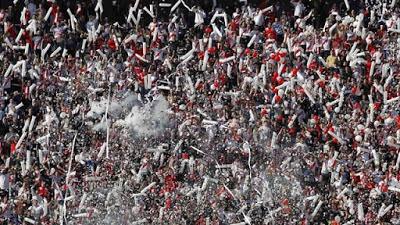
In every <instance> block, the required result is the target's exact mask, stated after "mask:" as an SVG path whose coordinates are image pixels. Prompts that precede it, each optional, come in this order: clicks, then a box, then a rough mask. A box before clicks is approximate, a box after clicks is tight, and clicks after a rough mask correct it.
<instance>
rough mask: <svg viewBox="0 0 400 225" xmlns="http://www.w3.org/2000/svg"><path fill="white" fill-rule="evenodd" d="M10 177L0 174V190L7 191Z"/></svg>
mask: <svg viewBox="0 0 400 225" xmlns="http://www.w3.org/2000/svg"><path fill="white" fill-rule="evenodd" d="M9 178H10V175H8V174H7V173H0V189H1V190H8V186H9Z"/></svg>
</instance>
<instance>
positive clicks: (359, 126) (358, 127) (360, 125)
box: [357, 124, 365, 131]
mask: <svg viewBox="0 0 400 225" xmlns="http://www.w3.org/2000/svg"><path fill="white" fill-rule="evenodd" d="M364 128H365V127H364V125H362V124H358V125H357V129H358V130H360V131H361V130H364Z"/></svg>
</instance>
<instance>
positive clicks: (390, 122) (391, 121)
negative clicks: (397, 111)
mask: <svg viewBox="0 0 400 225" xmlns="http://www.w3.org/2000/svg"><path fill="white" fill-rule="evenodd" d="M392 123H393V118H390V117H388V118H386V119H385V125H386V126H388V125H391V124H392Z"/></svg>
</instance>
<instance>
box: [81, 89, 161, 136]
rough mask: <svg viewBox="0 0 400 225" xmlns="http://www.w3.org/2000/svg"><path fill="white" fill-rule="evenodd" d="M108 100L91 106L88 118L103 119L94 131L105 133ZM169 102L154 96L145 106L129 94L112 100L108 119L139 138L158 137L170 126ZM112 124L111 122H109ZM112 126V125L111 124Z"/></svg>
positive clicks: (94, 127) (159, 96)
mask: <svg viewBox="0 0 400 225" xmlns="http://www.w3.org/2000/svg"><path fill="white" fill-rule="evenodd" d="M107 102H108V99H107V97H105V98H104V99H102V100H100V101H93V102H91V104H90V107H91V109H90V111H89V112H88V113H87V114H86V117H87V118H101V117H103V118H102V120H101V122H99V123H97V124H95V125H94V126H93V127H92V129H93V130H95V131H105V130H106V129H107V124H106V121H105V118H104V114H105V112H106V108H107ZM168 108H169V107H168V102H167V100H166V99H165V98H164V97H163V96H161V95H158V96H154V98H153V100H152V101H150V102H148V103H146V104H143V103H142V102H140V101H139V100H138V98H137V97H136V96H135V95H133V94H132V93H129V92H128V93H127V94H125V95H124V97H122V98H121V99H113V100H110V105H109V109H108V117H109V118H112V119H113V121H115V126H117V127H122V128H125V130H126V131H128V132H130V133H132V134H133V135H138V136H152V135H157V134H158V133H159V132H161V131H162V130H163V129H164V128H165V127H166V126H167V125H168V121H169V119H168V114H167V111H168ZM109 123H110V120H109ZM109 125H111V124H109Z"/></svg>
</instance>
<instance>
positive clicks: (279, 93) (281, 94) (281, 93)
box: [278, 89, 285, 97]
mask: <svg viewBox="0 0 400 225" xmlns="http://www.w3.org/2000/svg"><path fill="white" fill-rule="evenodd" d="M284 93H285V92H284V91H283V90H282V89H279V90H278V96H279V97H282V96H283V94H284Z"/></svg>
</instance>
